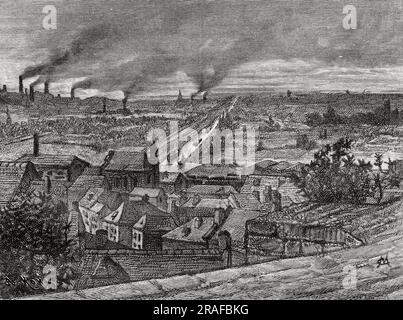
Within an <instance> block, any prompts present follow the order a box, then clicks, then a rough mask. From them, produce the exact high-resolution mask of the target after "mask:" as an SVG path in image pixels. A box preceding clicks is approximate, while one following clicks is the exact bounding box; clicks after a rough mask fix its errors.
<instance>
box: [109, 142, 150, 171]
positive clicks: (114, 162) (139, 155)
mask: <svg viewBox="0 0 403 320" xmlns="http://www.w3.org/2000/svg"><path fill="white" fill-rule="evenodd" d="M146 163H147V159H146V153H145V148H140V149H136V150H135V151H110V152H109V154H108V155H107V157H106V159H105V166H104V169H105V170H111V171H143V170H145V169H146Z"/></svg>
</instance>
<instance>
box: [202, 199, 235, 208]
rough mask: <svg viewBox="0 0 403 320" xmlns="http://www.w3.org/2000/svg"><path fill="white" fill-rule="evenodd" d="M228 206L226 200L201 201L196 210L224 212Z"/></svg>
mask: <svg viewBox="0 0 403 320" xmlns="http://www.w3.org/2000/svg"><path fill="white" fill-rule="evenodd" d="M230 205H231V204H230V202H229V200H228V199H201V200H200V201H199V203H198V204H197V205H196V208H223V209H224V210H225V209H227V208H228V207H229V206H230Z"/></svg>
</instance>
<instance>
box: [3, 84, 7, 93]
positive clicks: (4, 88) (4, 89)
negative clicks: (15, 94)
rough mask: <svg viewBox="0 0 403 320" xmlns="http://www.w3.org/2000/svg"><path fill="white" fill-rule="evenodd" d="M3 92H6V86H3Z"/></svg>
mask: <svg viewBox="0 0 403 320" xmlns="http://www.w3.org/2000/svg"><path fill="white" fill-rule="evenodd" d="M3 91H5V92H7V86H6V85H5V84H3Z"/></svg>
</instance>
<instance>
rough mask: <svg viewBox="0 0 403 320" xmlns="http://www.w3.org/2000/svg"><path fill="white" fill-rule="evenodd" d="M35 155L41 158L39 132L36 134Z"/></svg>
mask: <svg viewBox="0 0 403 320" xmlns="http://www.w3.org/2000/svg"><path fill="white" fill-rule="evenodd" d="M33 155H34V157H37V156H39V134H38V133H37V132H35V133H34V149H33Z"/></svg>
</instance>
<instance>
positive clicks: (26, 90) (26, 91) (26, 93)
mask: <svg viewBox="0 0 403 320" xmlns="http://www.w3.org/2000/svg"><path fill="white" fill-rule="evenodd" d="M25 95H26V96H27V95H28V88H25Z"/></svg>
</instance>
